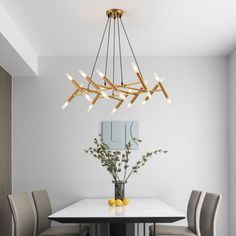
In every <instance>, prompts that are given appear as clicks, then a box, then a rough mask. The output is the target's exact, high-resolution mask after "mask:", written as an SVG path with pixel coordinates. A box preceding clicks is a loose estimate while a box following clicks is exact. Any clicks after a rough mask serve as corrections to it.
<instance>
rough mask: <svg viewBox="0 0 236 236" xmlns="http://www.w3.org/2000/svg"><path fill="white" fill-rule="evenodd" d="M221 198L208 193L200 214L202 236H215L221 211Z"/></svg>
mask: <svg viewBox="0 0 236 236" xmlns="http://www.w3.org/2000/svg"><path fill="white" fill-rule="evenodd" d="M220 201H221V196H220V195H218V194H214V193H206V195H205V198H204V201H203V203H202V209H201V213H200V232H201V236H215V235H216V233H215V224H216V216H217V212H218V209H219V205H220Z"/></svg>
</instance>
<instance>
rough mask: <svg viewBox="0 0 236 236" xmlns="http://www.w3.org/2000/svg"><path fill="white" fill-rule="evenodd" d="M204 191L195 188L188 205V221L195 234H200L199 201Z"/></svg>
mask: <svg viewBox="0 0 236 236" xmlns="http://www.w3.org/2000/svg"><path fill="white" fill-rule="evenodd" d="M201 195H202V192H201V191H196V190H193V191H192V193H191V195H190V198H189V201H188V207H187V222H188V228H189V229H190V230H191V231H192V232H193V233H195V234H197V235H198V231H199V230H198V229H199V217H198V215H197V213H198V208H199V203H200V199H201Z"/></svg>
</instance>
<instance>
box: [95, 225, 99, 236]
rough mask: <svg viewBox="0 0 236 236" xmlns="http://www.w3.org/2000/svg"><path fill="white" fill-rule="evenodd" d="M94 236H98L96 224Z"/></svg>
mask: <svg viewBox="0 0 236 236" xmlns="http://www.w3.org/2000/svg"><path fill="white" fill-rule="evenodd" d="M95 236H98V224H97V223H96V224H95Z"/></svg>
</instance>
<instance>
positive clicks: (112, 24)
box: [62, 9, 171, 114]
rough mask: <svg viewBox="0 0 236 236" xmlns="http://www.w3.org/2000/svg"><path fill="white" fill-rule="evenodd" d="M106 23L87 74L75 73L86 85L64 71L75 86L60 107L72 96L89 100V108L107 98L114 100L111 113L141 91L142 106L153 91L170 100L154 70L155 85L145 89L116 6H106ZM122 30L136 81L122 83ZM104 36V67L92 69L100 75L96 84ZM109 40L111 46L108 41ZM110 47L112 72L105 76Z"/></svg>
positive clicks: (65, 105) (128, 106) (145, 85)
mask: <svg viewBox="0 0 236 236" xmlns="http://www.w3.org/2000/svg"><path fill="white" fill-rule="evenodd" d="M106 15H107V22H106V25H105V29H104V31H103V34H102V39H101V42H100V44H99V48H98V52H97V55H96V58H95V62H94V65H93V68H92V71H91V74H90V75H87V74H86V73H85V72H84V71H82V70H80V71H79V73H80V75H81V76H82V77H83V79H85V80H86V81H87V83H88V85H87V87H85V86H84V85H82V84H79V83H78V82H77V81H76V80H75V78H74V77H72V76H71V75H70V74H69V73H66V77H67V78H68V79H69V80H70V81H71V82H72V84H73V85H74V86H75V88H76V90H75V91H74V93H73V94H72V95H71V96H69V97H68V99H67V101H66V102H65V103H64V105H63V106H62V109H63V110H64V109H65V108H66V107H67V106H68V105H69V103H70V102H71V101H72V100H73V99H74V98H75V97H84V98H85V99H87V101H88V102H89V103H90V105H89V107H88V110H87V111H90V110H91V109H92V108H93V107H94V105H95V104H96V103H97V102H98V101H99V100H101V99H107V100H112V101H116V104H115V107H114V109H113V110H112V114H113V113H115V112H116V111H117V110H118V109H119V108H120V107H121V106H122V105H123V104H124V103H125V101H126V100H128V99H129V98H130V99H129V102H128V105H127V108H130V107H131V106H132V105H133V104H134V102H135V101H136V100H137V98H138V97H139V96H140V95H142V94H144V100H143V102H142V105H145V104H146V103H147V102H148V100H149V99H150V98H151V97H152V95H153V94H154V93H156V92H162V93H163V95H164V96H165V98H166V99H167V101H168V102H169V103H170V102H171V100H170V98H169V96H168V93H167V91H166V89H165V87H164V85H163V82H162V80H161V79H160V78H159V77H158V75H157V74H156V73H154V78H155V80H156V83H155V85H154V86H153V87H152V88H148V86H147V81H145V80H144V78H143V75H142V72H141V70H140V67H139V64H138V61H137V58H136V56H135V54H134V50H133V48H132V46H131V43H130V40H129V37H128V34H127V31H126V29H125V27H124V24H123V21H122V15H123V11H122V10H120V9H109V10H107V12H106ZM122 32H123V34H124V36H125V38H126V40H127V42H128V45H129V48H130V50H131V53H132V56H133V59H134V62H133V63H132V67H133V70H134V72H135V74H136V80H135V81H134V82H132V83H125V82H124V76H123V63H122V54H121V51H122V48H121V33H122ZM105 36H106V37H107V45H106V56H105V69H104V73H103V72H102V71H100V70H98V69H97V70H96V72H97V74H98V75H99V77H100V78H101V80H100V81H102V83H101V82H99V83H97V82H95V80H94V78H93V77H94V72H95V69H96V65H97V61H98V58H99V55H100V51H101V48H102V45H103V42H104V38H105ZM111 40H112V41H113V45H112V44H111V42H110V41H111ZM110 46H112V52H111V53H112V75H111V77H110V78H109V76H108V73H107V72H108V58H109V53H110V52H109V51H110ZM116 47H118V48H117V49H118V50H117V51H119V53H118V54H117V55H116ZM117 58H118V61H119V70H120V81H119V83H117V82H115V69H116V68H115V67H116V66H115V63H116V62H115V60H116V59H117Z"/></svg>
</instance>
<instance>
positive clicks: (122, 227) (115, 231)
mask: <svg viewBox="0 0 236 236" xmlns="http://www.w3.org/2000/svg"><path fill="white" fill-rule="evenodd" d="M110 236H126V224H125V223H117V224H115V223H113V224H110Z"/></svg>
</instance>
